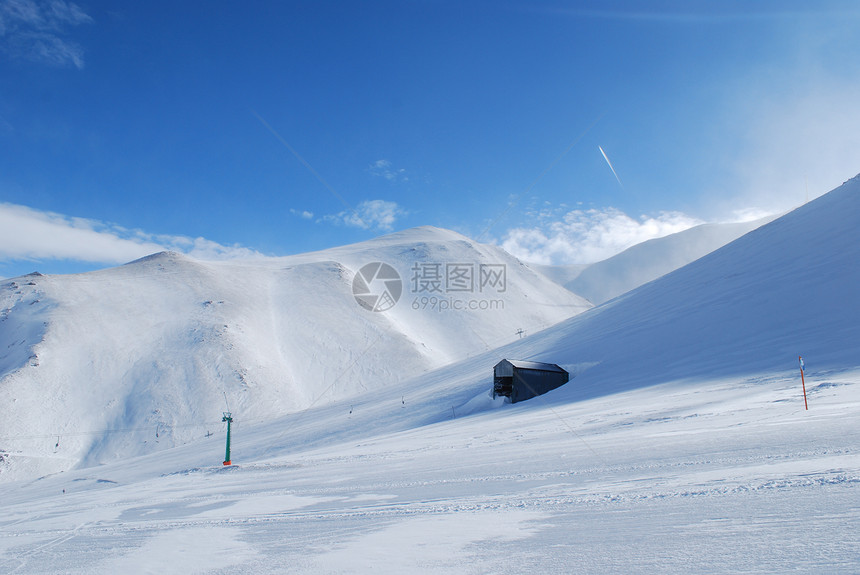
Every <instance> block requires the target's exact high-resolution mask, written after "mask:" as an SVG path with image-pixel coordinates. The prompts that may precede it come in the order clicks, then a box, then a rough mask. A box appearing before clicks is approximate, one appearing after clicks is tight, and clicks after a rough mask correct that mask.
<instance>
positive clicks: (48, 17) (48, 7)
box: [0, 0, 93, 68]
mask: <svg viewBox="0 0 860 575" xmlns="http://www.w3.org/2000/svg"><path fill="white" fill-rule="evenodd" d="M92 21H93V19H92V18H90V16H88V15H87V14H86V13H85V12H84V11H83V10H81V8H80V7H79V6H78V5H77V4H75V3H73V2H64V1H63V0H51V1H50V2H44V1H36V0H0V50H2V51H3V52H6V53H8V54H9V55H10V56H12V57H14V58H24V59H27V60H32V61H36V62H44V63H47V64H51V65H55V66H65V65H69V64H71V65H72V66H75V67H76V68H83V67H84V52H83V49H82V48H81V47H80V46H79V45H78V44H76V43H75V42H72V41H70V40H67V39H65V38H64V36H65V35H66V29H67V28H69V27H72V26H78V25H80V24H89V23H91V22H92Z"/></svg>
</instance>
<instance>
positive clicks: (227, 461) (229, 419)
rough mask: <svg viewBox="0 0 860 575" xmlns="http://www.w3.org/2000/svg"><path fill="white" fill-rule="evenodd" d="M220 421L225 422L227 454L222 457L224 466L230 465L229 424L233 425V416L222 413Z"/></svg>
mask: <svg viewBox="0 0 860 575" xmlns="http://www.w3.org/2000/svg"><path fill="white" fill-rule="evenodd" d="M221 421H226V422H227V452H226V455H224V465H231V464H232V463H231V461H230V424H231V423H233V416H232V414H231V413H230V412H229V411H225V412H224V417H223V418H221Z"/></svg>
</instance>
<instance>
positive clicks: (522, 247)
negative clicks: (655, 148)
mask: <svg viewBox="0 0 860 575" xmlns="http://www.w3.org/2000/svg"><path fill="white" fill-rule="evenodd" d="M701 223H703V222H701V221H700V220H698V219H696V218H692V217H690V216H687V215H685V214H682V213H680V212H662V213H660V214H657V215H656V216H642V217H640V218H639V219H634V218H631V217H630V216H628V215H627V214H625V213H624V212H622V211H620V210H617V209H615V208H606V209H599V210H598V209H590V210H572V211H569V212H567V213H566V214H565V215H564V217H563V218H562V219H561V220H555V221H551V222H547V223H543V224H540V225H538V226H535V227H531V228H525V227H523V228H515V229H512V230H510V231H508V233H507V235H506V236H505V238H504V240H503V241H502V243H501V245H502V247H503V248H504V249H505V250H507V251H508V252H509V253H511V254H513V255H515V256H517V257H518V258H520V259H522V260H525V261H528V262H534V263H539V264H558V265H561V264H584V263H593V262H596V261H600V260H604V259H606V258H609V257H612V256H613V255H615V254H617V253H619V252H621V251H623V250H625V249H627V248H629V247H631V246H634V245H636V244H638V243H641V242H644V241H646V240H650V239H653V238H659V237H663V236H666V235H669V234H673V233H676V232H681V231H684V230H686V229H688V228H691V227H693V226H695V225H698V224H701Z"/></svg>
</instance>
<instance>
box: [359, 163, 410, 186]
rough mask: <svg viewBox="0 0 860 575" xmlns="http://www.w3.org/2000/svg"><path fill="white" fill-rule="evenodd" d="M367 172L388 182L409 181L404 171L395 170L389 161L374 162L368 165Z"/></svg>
mask: <svg viewBox="0 0 860 575" xmlns="http://www.w3.org/2000/svg"><path fill="white" fill-rule="evenodd" d="M368 171H369V172H370V173H371V174H373V175H374V176H377V177H380V178H385V179H386V180H388V181H389V182H407V181H409V177H408V176H407V174H406V170H405V169H403V168H395V167H394V166H392V165H391V161H390V160H384V159H383V160H376V161H375V162H373V163H372V164H371V165H370V167H369V168H368Z"/></svg>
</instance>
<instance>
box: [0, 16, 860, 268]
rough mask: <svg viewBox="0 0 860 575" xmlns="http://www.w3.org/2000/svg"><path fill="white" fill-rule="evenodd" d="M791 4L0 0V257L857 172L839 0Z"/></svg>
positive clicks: (77, 263)
mask: <svg viewBox="0 0 860 575" xmlns="http://www.w3.org/2000/svg"><path fill="white" fill-rule="evenodd" d="M808 5H809V3H807V2H791V1H780V2H766V1H762V2H749V1H745V2H729V1H726V2H696V1H687V2H561V1H550V0H546V1H541V0H538V1H534V2H518V1H506V0H497V1H464V0H460V1H452V2H448V1H444V0H415V1H409V0H401V1H392V2H376V1H368V2H351V1H349V2H347V1H343V2H327V1H308V2H271V3H257V2H251V3H241V4H240V3H235V2H220V1H213V2H206V3H191V2H188V3H182V2H142V3H115V2H83V1H82V2H78V3H71V2H64V1H63V0H53V1H40V0H0V276H3V277H11V276H14V275H19V274H23V273H27V272H30V271H33V270H36V269H38V270H39V271H41V272H43V273H66V272H74V271H82V270H88V269H95V268H99V267H105V266H107V265H114V264H118V263H122V262H124V261H128V260H131V259H134V258H136V257H139V256H142V255H145V254H146V253H149V252H151V251H157V250H160V249H175V250H180V251H183V252H186V253H190V254H192V255H194V256H197V257H201V258H229V257H237V256H239V257H244V256H248V255H255V254H264V255H288V254H293V253H300V252H306V251H311V250H317V249H324V248H327V247H332V246H336V245H342V244H346V243H351V242H355V241H361V240H364V239H368V238H371V237H375V236H378V235H381V234H383V233H387V232H390V231H397V230H401V229H405V228H409V227H413V226H418V225H435V226H439V227H445V228H450V229H454V230H456V231H459V232H461V233H464V234H466V235H468V236H470V237H473V238H475V239H479V240H480V241H487V242H495V243H498V244H500V245H503V246H504V247H506V248H507V249H509V250H510V251H511V252H513V253H514V254H515V255H518V256H520V257H523V258H525V259H528V260H532V261H538V262H543V263H557V264H564V263H583V262H587V261H594V260H596V259H600V258H602V257H608V256H609V255H612V253H615V252H617V251H619V250H620V249H623V248H624V247H627V246H628V245H630V244H631V243H635V242H637V241H642V240H644V239H648V238H649V237H655V236H658V235H664V234H666V233H671V232H672V231H679V230H681V229H684V228H686V227H689V226H691V225H694V224H695V223H698V222H702V221H732V220H738V219H744V218H752V217H754V216H755V215H759V214H761V215H763V214H765V213H773V212H777V211H781V210H785V209H789V208H791V207H794V206H796V205H798V204H800V203H802V202H803V201H805V199H806V198H807V197H810V198H812V197H815V196H817V195H820V194H821V193H824V192H826V191H828V190H830V189H832V188H833V187H835V186H837V185H839V184H841V183H842V182H843V181H844V180H846V179H848V178H850V177H853V176H854V175H856V174H857V173H858V172H860V153H858V152H860V109H858V106H857V105H856V103H857V102H858V101H860V35H858V34H857V33H856V30H857V29H858V25H860V8H856V7H855V6H856V4H855V3H853V2H826V1H825V2H818V3H815V5H814V6H808ZM601 149H602V150H603V151H604V152H605V155H606V158H608V159H609V160H610V161H611V163H612V167H613V168H614V170H615V172H616V174H617V178H616V174H613V172H612V170H611V169H610V166H609V165H608V164H607V161H606V158H604V155H603V154H602V153H601Z"/></svg>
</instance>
